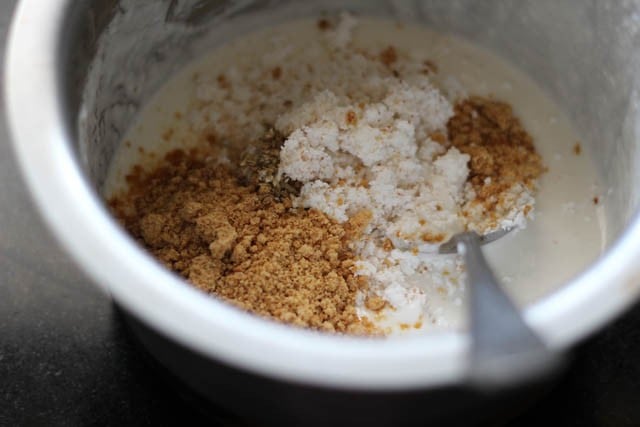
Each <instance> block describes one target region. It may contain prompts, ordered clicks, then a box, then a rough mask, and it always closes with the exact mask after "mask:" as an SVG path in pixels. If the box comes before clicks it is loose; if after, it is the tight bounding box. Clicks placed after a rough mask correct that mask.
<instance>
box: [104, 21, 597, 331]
mask: <svg viewBox="0 0 640 427" xmlns="http://www.w3.org/2000/svg"><path fill="white" fill-rule="evenodd" d="M412 31H424V30H419V29H415V30H411V31H410V30H407V29H405V28H404V27H403V26H400V25H397V24H394V23H391V22H384V21H377V20H373V19H368V18H366V19H358V18H356V17H354V16H352V15H350V14H346V13H344V14H342V15H340V16H339V17H335V18H323V19H320V20H317V21H301V22H295V23H291V24H286V25H283V26H282V27H281V28H278V29H272V30H269V31H268V32H267V34H268V37H267V36H265V35H262V37H260V36H259V35H258V36H253V38H252V36H248V37H247V38H246V39H240V40H236V41H234V42H231V43H230V44H229V45H228V46H226V47H224V48H221V49H220V50H219V51H218V52H217V53H214V54H213V55H212V56H211V59H209V60H208V61H205V62H200V63H198V64H196V65H195V66H193V67H190V68H189V70H187V71H186V72H184V73H183V74H182V75H181V77H178V78H177V79H176V81H178V80H180V81H182V82H184V81H188V82H189V83H188V87H189V90H188V91H184V90H183V91H182V92H181V94H180V96H174V97H173V98H171V97H169V96H165V97H164V98H163V97H162V96H159V97H158V98H157V101H155V102H154V103H152V104H153V105H154V106H155V108H156V109H155V111H153V112H150V113H147V115H148V116H149V118H147V119H144V120H140V121H139V123H140V125H139V126H138V127H137V128H135V129H134V130H132V132H130V135H129V136H128V137H127V138H125V143H124V144H123V148H122V149H121V153H119V157H118V159H117V160H116V161H115V162H114V166H113V167H112V172H111V175H110V179H109V182H108V184H107V189H106V194H107V195H108V197H109V198H110V199H111V204H112V207H114V211H115V213H116V215H117V216H118V217H119V218H120V219H121V221H122V222H123V223H124V225H125V227H127V229H128V230H129V231H130V232H132V234H134V236H136V237H137V238H138V239H139V240H140V241H141V243H142V244H143V245H144V246H146V247H147V248H148V249H149V250H150V251H151V252H152V253H153V254H154V255H155V256H156V257H157V258H159V259H160V260H161V261H162V262H164V263H165V265H167V266H168V267H169V268H171V269H173V270H175V271H177V272H178V273H180V274H181V275H183V276H184V277H185V278H186V279H187V280H189V281H191V282H192V283H194V284H195V285H196V286H198V287H199V288H201V289H203V290H205V291H207V292H210V293H212V294H214V295H217V296H219V297H221V298H223V299H225V300H227V301H229V302H231V303H233V304H235V305H237V306H239V307H241V308H243V309H245V310H248V311H252V312H255V313H258V314H260V315H264V316H266V317H270V318H274V319H276V320H279V321H283V322H287V323H292V324H295V325H298V326H303V327H311V328H313V329H320V330H326V331H338V332H346V333H386V334H388V333H392V332H394V331H408V330H423V329H424V330H433V329H440V328H454V327H458V326H459V325H460V324H461V319H462V317H463V316H462V312H463V311H464V307H463V301H464V298H465V280H466V277H465V269H464V265H463V263H462V260H461V258H460V257H459V256H457V255H441V254H438V253H437V251H438V247H439V246H440V245H441V244H442V243H445V242H446V241H448V240H449V239H450V238H451V237H452V236H453V235H455V234H457V233H460V232H463V231H466V230H473V231H476V232H478V233H480V234H485V233H489V232H491V231H495V230H498V229H504V228H514V229H515V230H516V231H518V230H525V229H526V228H527V226H528V224H529V223H530V222H531V221H533V223H534V224H535V223H537V222H538V220H535V221H534V214H535V213H536V211H537V210H538V209H537V207H536V198H537V197H538V196H537V193H538V191H539V190H540V177H541V176H542V177H543V179H545V178H546V179H549V178H547V177H548V176H551V179H554V180H555V181H556V185H557V186H559V189H558V190H557V191H558V193H555V194H554V193H553V191H552V192H551V193H552V194H551V195H550V196H551V197H558V196H559V194H560V193H559V192H561V191H563V187H562V186H563V185H565V186H567V185H569V184H566V183H564V181H562V180H561V179H560V177H562V176H563V175H562V174H556V173H554V171H553V164H552V163H551V164H549V162H548V161H547V158H546V156H545V154H546V153H545V151H548V150H544V149H540V146H541V145H542V144H540V143H544V142H545V141H539V139H538V138H536V140H535V145H534V137H535V136H536V129H537V128H539V126H540V124H539V123H536V126H534V127H533V130H532V129H528V128H527V126H526V123H525V120H524V119H525V118H526V117H519V115H518V114H516V112H515V111H514V108H512V105H511V102H510V101H511V99H509V96H505V97H501V96H500V95H503V94H506V93H511V92H512V91H513V88H512V85H513V83H511V82H509V81H504V82H502V83H501V84H500V88H501V89H502V90H501V93H498V94H494V93H487V92H488V91H487V90H486V88H482V85H483V84H484V85H485V86H488V83H487V82H483V81H481V82H480V84H475V85H471V84H469V82H468V81H469V80H470V79H469V76H468V75H466V74H458V75H456V74H455V73H448V72H447V70H446V68H447V67H444V66H443V65H446V64H445V63H446V62H447V61H446V60H443V61H442V62H441V61H439V58H443V57H447V56H450V55H454V54H456V53H458V54H461V57H462V58H463V59H464V58H466V59H468V56H469V55H468V54H467V52H465V51H464V49H459V52H456V49H455V48H456V44H455V42H448V43H445V42H443V41H442V40H440V41H439V42H438V43H434V45H432V46H429V47H428V48H422V49H417V48H415V45H414V44H411V43H409V42H408V40H410V39H411V38H412V37H415V34H413V33H412ZM372 32H382V33H383V34H385V35H386V36H387V37H386V38H385V39H384V40H380V38H381V37H366V35H370V34H372ZM258 38H260V39H261V40H263V42H262V44H261V45H259V48H257V47H255V46H258V44H256V40H257V39H258ZM431 38H432V39H433V36H431ZM424 39H425V40H429V38H424ZM265 43H266V45H267V46H265V45H264V44H265ZM253 45H255V46H253ZM225 49H226V50H225ZM233 52H235V53H236V54H235V55H234V54H233ZM264 52H266V53H264ZM249 53H251V54H249ZM469 70H471V69H469ZM480 80H481V79H480ZM172 84H173V85H174V86H175V88H174V89H173V90H172V88H171V84H169V85H168V87H167V89H166V93H173V94H174V95H175V94H176V93H177V91H176V89H177V88H178V83H175V82H174V83H172ZM181 84H182V86H181V87H182V88H184V83H181ZM478 88H480V90H478ZM482 89H485V90H482ZM505 98H506V99H505ZM168 99H172V100H173V101H172V102H173V105H171V106H167V105H166V102H167V100H168ZM163 103H165V105H163ZM158 106H160V107H158ZM151 110H152V109H151ZM153 114H155V115H156V118H155V120H156V123H159V122H158V121H157V120H158V117H157V116H158V115H164V116H165V118H166V117H169V116H170V117H172V120H171V126H170V127H166V128H164V129H158V126H157V125H154V121H153V119H152V118H151V116H152V115H153ZM551 119H553V120H554V121H555V122H557V121H558V118H557V117H555V116H554V117H552V118H550V119H549V121H550V120H551ZM521 120H522V122H521ZM554 125H555V123H554ZM567 128H568V126H567ZM538 133H539V132H538ZM566 133H567V135H570V137H567V139H566V141H564V142H562V144H564V145H565V147H568V148H567V149H566V151H567V154H565V155H566V156H567V157H568V158H569V159H570V161H569V162H568V165H566V167H567V168H571V167H573V168H582V169H586V168H587V166H586V165H585V163H584V162H583V161H582V159H579V158H578V157H580V156H578V155H577V154H575V153H573V155H572V154H571V147H572V146H573V145H574V144H575V143H576V142H575V138H573V135H572V134H570V132H566ZM531 135H533V137H532V136H531ZM567 135H561V132H560V133H558V134H556V136H563V137H566V136H567ZM133 148H136V150H133ZM543 148H544V146H543ZM557 148H558V147H557V144H556V146H554V149H557ZM176 149H178V151H176ZM134 151H135V152H138V153H140V155H139V156H137V157H136V158H135V159H133V158H132V157H134V156H131V153H132V152H134ZM539 151H540V152H541V154H542V156H541V155H540V154H539ZM123 153H124V154H123ZM127 153H128V154H127ZM163 153H168V155H166V156H165V155H164V154H163ZM558 155H559V154H558V153H557V152H556V153H554V157H553V158H554V159H555V158H557V156H558ZM163 156H164V157H163ZM543 157H544V159H545V161H544V162H543ZM582 157H584V156H582ZM573 163H575V165H574V164H573ZM134 165H135V166H136V167H134ZM141 165H143V166H141ZM546 167H550V169H549V170H548V171H547V170H546ZM132 170H133V171H134V172H132ZM545 172H546V173H545ZM124 176H128V180H124V179H123V177H124ZM583 176H584V175H583ZM124 181H127V183H123V182H124ZM180 182H185V183H186V184H184V185H182V184H179V183H180ZM558 182H559V183H558ZM214 184H215V185H214ZM136 186H137V187H136ZM150 186H155V187H154V188H153V191H149V188H150ZM162 186H164V187H162ZM214 186H215V188H214ZM220 188H224V189H225V190H224V192H219V193H216V191H217V190H216V189H220ZM199 189H200V190H199ZM543 190H544V188H543ZM598 192H599V188H598V187H597V185H595V184H591V185H587V184H586V183H582V187H581V188H574V191H573V193H571V194H572V195H573V196H575V197H578V198H580V197H583V194H582V193H584V197H586V198H587V199H588V200H593V199H594V197H595V196H596V195H595V193H598ZM203 194H204V196H203ZM587 194H589V196H587ZM214 195H215V197H214ZM542 196H544V192H542V193H541V196H540V197H542ZM563 197H566V194H565V195H564V196H563ZM564 202H565V204H566V203H571V202H572V201H571V200H566V199H565V200H564ZM225 203H227V204H228V205H227V206H228V209H226V210H225V207H224V205H225ZM574 203H575V202H574ZM237 205H242V206H245V208H243V210H244V211H245V212H246V213H247V215H245V217H242V215H241V214H237V213H234V209H233V208H234V207H235V206H237ZM581 206H584V214H585V218H586V217H587V215H589V216H591V218H593V221H594V223H595V222H596V221H597V217H598V213H597V212H598V208H599V206H592V204H589V203H586V202H585V203H583V205H581ZM185 210H189V212H188V213H185ZM269 210H277V211H278V212H279V216H278V217H277V218H276V217H273V216H270V214H268V211H269ZM265 212H266V213H265ZM261 215H262V216H261ZM253 217H256V218H259V220H256V221H253V220H252V218H253ZM545 220H546V218H545ZM543 224H546V221H544V220H543ZM296 227H304V230H303V233H305V235H307V236H310V235H312V234H314V233H316V234H318V233H320V234H322V235H323V236H324V237H323V239H320V240H324V241H323V243H322V247H320V246H321V244H320V243H319V240H313V239H311V240H308V239H307V238H306V237H295V236H296V234H295V233H294V234H290V233H288V232H283V231H282V230H285V229H290V228H296ZM318 227H321V228H320V229H318ZM322 227H324V228H326V229H327V230H329V231H327V232H325V230H324V229H323V228H322ZM578 227H579V225H578ZM587 228H589V227H588V226H586V225H585V229H587ZM593 228H594V227H590V228H589V231H588V232H586V236H587V237H588V238H591V240H592V241H593V242H594V243H597V242H599V238H600V235H599V234H598V233H599V231H598V230H597V229H596V230H593ZM301 230H302V229H301ZM527 231H528V230H525V231H522V232H519V233H516V234H517V236H518V237H515V238H511V240H512V241H513V240H514V239H518V238H522V237H521V236H526V233H527ZM181 235H182V236H183V237H182V238H178V237H176V236H181ZM292 236H293V237H292ZM274 239H277V240H278V242H280V241H282V240H289V239H290V240H291V241H290V242H285V244H279V243H278V244H276V243H275V242H274V241H273V240H274ZM305 239H307V240H305ZM329 240H330V241H331V242H334V243H328V244H327V241H329ZM587 240H588V239H587ZM314 242H315V243H314ZM335 242H340V247H337V246H336V244H337V243H335ZM503 244H504V243H503ZM507 244H509V242H507ZM594 248H595V249H593V250H592V251H590V250H587V251H586V252H583V254H582V257H583V258H581V259H575V262H573V263H571V262H569V263H568V264H569V268H568V270H567V271H570V270H571V268H574V269H575V268H578V266H579V265H581V264H583V263H586V262H587V260H588V259H589V257H592V256H595V255H596V254H597V250H598V244H595V245H594ZM274 259H280V260H281V261H278V262H279V264H278V262H274V261H273V260H274ZM260 260H262V261H260ZM258 265H259V267H258ZM301 265H304V266H305V267H304V268H300V266H301ZM328 269H333V270H335V271H336V272H337V275H336V274H333V275H331V277H329V276H330V275H329V273H328V272H329V270H328ZM265 271H268V274H267V275H266V276H265ZM332 272H333V271H332ZM567 274H570V273H569V272H568V273H567ZM286 275H288V276H287V277H285V276H286ZM294 275H297V276H295V277H294ZM289 276H291V277H289ZM265 277H267V278H266V279H265ZM502 279H503V281H506V282H510V281H513V278H510V277H508V276H506V275H504V276H503V277H502ZM274 281H275V282H277V283H279V284H281V285H277V286H276V285H274ZM252 284H254V285H252ZM285 284H286V285H285ZM338 290H339V291H338ZM267 294H269V295H267ZM338 294H339V295H341V297H340V298H341V299H336V298H333V296H334V295H338ZM354 325H357V327H354Z"/></svg>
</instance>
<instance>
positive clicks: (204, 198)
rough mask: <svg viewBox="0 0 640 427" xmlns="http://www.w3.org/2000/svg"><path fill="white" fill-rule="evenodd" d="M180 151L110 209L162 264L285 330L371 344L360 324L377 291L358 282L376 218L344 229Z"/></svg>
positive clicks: (137, 179) (133, 182)
mask: <svg viewBox="0 0 640 427" xmlns="http://www.w3.org/2000/svg"><path fill="white" fill-rule="evenodd" d="M204 158H206V156H204V155H197V154H195V153H191V154H187V153H185V152H183V151H174V152H172V153H170V154H169V155H167V157H166V159H165V162H164V163H163V164H162V165H161V166H160V167H159V168H157V169H156V170H154V171H153V172H151V173H143V172H142V170H141V169H140V168H139V169H138V170H137V175H138V176H132V177H131V179H130V180H129V182H130V188H129V190H128V192H127V193H126V194H124V195H121V196H119V197H116V198H114V199H112V200H111V201H110V205H111V207H112V209H113V210H114V212H115V214H116V215H117V217H118V218H119V219H120V220H121V222H122V223H123V224H124V226H125V227H126V228H127V229H128V230H129V232H130V233H131V234H132V235H133V236H134V237H136V238H137V239H138V240H139V241H140V242H141V243H142V244H143V245H144V246H145V247H146V248H147V249H148V250H149V251H150V252H151V253H152V254H153V255H154V256H155V257H156V258H157V259H159V260H160V261H161V262H163V263H164V264H165V265H166V266H167V267H168V268H170V269H171V270H173V271H175V272H177V273H178V274H180V275H181V276H183V277H184V278H185V279H187V280H188V281H189V282H191V283H192V284H194V285H195V286H197V287H198V288H200V289H202V290H203V291H205V292H208V293H212V294H215V295H217V296H218V297H220V298H223V299H224V300H226V301H229V302H231V303H233V304H234V305H236V306H238V307H240V308H242V309H245V310H248V311H251V312H253V313H256V314H259V315H262V316H266V317H269V318H272V319H275V320H278V321H282V322H285V323H289V324H292V325H296V326H300V327H308V328H312V329H317V330H323V331H331V332H340V333H351V334H367V333H375V332H376V331H375V328H374V327H373V326H372V324H371V323H370V322H369V321H368V320H367V319H366V318H365V319H359V318H358V315H357V314H356V308H355V306H356V295H357V294H358V292H359V291H365V290H366V288H367V283H366V281H365V280H363V278H361V277H357V276H355V275H354V273H353V268H354V261H355V255H354V253H353V252H352V251H351V250H350V249H349V245H348V244H349V241H350V240H351V239H353V238H356V237H357V235H358V233H359V232H360V230H361V228H362V224H361V222H362V221H363V218H364V220H366V218H367V215H366V213H365V214H363V215H358V216H357V218H356V220H355V222H353V221H352V222H347V223H346V224H340V223H338V222H336V221H333V220H331V219H330V218H328V217H327V216H326V215H324V214H323V213H321V212H318V211H316V210H303V209H294V208H292V205H291V200H290V198H289V197H288V196H284V197H282V196H280V195H278V196H279V197H276V196H275V195H274V193H272V192H270V191H268V188H267V187H265V186H264V185H262V186H258V187H256V186H253V185H251V184H246V185H243V183H242V180H240V179H238V178H239V177H238V176H237V175H235V174H234V173H233V172H232V170H231V168H229V167H227V166H225V165H220V164H217V163H213V162H207V161H205V160H201V159H204Z"/></svg>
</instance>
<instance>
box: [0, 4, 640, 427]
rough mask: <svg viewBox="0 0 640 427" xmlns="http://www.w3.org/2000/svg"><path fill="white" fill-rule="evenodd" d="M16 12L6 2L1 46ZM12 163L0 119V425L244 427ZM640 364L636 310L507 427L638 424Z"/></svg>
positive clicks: (0, 11)
mask: <svg viewBox="0 0 640 427" xmlns="http://www.w3.org/2000/svg"><path fill="white" fill-rule="evenodd" d="M43 1H45V0H43ZM13 4H14V1H13V0H0V40H4V33H5V31H6V27H7V23H8V21H9V15H10V14H9V11H10V10H11V9H12V7H13ZM1 45H2V44H1V43H0V46H1ZM2 50H3V49H2V48H0V54H2ZM1 74H2V73H1V72H0V77H1ZM0 113H2V112H1V111H0ZM14 163H15V162H14V160H13V157H12V156H11V153H10V149H9V144H8V141H7V136H6V131H5V126H4V121H3V118H2V117H1V116H0V426H13V425H27V426H30V425H35V426H39V425H42V426H58V425H63V426H64V425H68V426H91V425H97V426H127V425H150V426H151V425H153V426H174V425H175V426H177V425H196V426H197V425H229V424H231V425H235V424H238V422H237V420H230V419H229V417H228V416H227V415H226V414H223V413H221V412H220V411H218V410H216V409H215V408H211V409H210V410H209V416H213V418H209V419H208V420H207V419H205V417H204V416H203V415H202V414H201V413H200V412H199V410H197V409H195V407H194V406H193V405H192V404H190V403H187V402H186V400H185V399H183V397H185V396H187V397H188V393H187V392H186V391H185V390H182V389H181V388H180V386H179V385H177V384H176V383H175V382H172V380H171V379H170V377H168V376H167V375H165V373H164V372H163V371H162V370H160V369H157V367H154V366H155V365H154V364H153V363H152V362H151V360H150V358H148V356H147V355H146V354H145V353H144V352H143V351H141V350H140V349H139V348H138V346H137V345H136V344H135V343H134V342H133V340H132V339H131V338H130V337H129V335H128V333H127V329H126V327H125V326H124V323H123V322H122V320H121V318H120V317H119V316H118V315H117V314H116V311H115V310H114V308H113V307H112V305H111V302H110V300H109V298H108V297H107V296H105V295H103V294H101V293H100V292H99V291H97V290H96V289H95V288H94V287H93V286H91V285H90V284H89V282H88V280H86V278H85V277H84V275H83V274H81V273H80V272H79V271H78V269H77V268H75V267H74V266H73V265H72V263H71V262H70V261H69V258H68V257H67V256H66V255H64V254H63V253H62V251H61V250H60V249H59V248H58V246H57V245H56V244H55V243H54V241H53V239H52V238H51V237H50V236H49V234H48V232H47V231H46V230H45V227H44V226H43V225H42V224H41V221H40V220H39V219H38V217H37V215H36V214H35V213H34V208H33V206H32V204H31V202H30V201H29V199H28V197H27V195H26V191H25V189H24V185H23V184H22V183H21V180H20V178H19V175H18V173H17V168H16V166H15V164H14ZM639 361H640V307H637V308H636V309H635V310H633V311H631V312H630V313H628V314H627V315H626V316H624V317H623V318H622V319H620V320H619V321H617V322H616V323H615V324H614V325H612V326H610V327H609V328H607V329H606V330H605V331H603V332H602V333H600V334H599V335H598V336H596V337H595V338H593V339H591V340H590V341H588V342H587V343H586V344H584V345H582V346H581V347H580V348H579V349H577V351H576V357H575V361H574V363H573V365H572V367H571V368H570V370H569V371H568V372H567V374H566V375H565V377H564V378H563V379H562V381H561V382H560V383H559V384H558V386H557V387H556V388H555V390H553V391H552V392H551V393H550V394H549V395H548V396H547V397H545V398H544V399H543V400H542V401H541V403H540V404H539V405H537V406H536V407H534V408H532V409H530V410H529V411H528V412H527V413H526V414H524V415H523V416H521V417H520V418H518V419H516V420H515V421H513V422H512V423H511V424H510V425H513V426H523V427H529V426H531V427H533V426H536V427H538V426H542V425H552V426H553V425H564V426H602V427H609V426H611V427H625V426H634V427H635V426H640V363H639Z"/></svg>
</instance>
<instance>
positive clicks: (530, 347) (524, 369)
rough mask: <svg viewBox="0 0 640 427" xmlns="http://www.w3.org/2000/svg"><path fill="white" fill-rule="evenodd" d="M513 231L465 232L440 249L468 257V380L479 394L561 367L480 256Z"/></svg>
mask: <svg viewBox="0 0 640 427" xmlns="http://www.w3.org/2000/svg"><path fill="white" fill-rule="evenodd" d="M511 230H512V229H501V230H498V231H495V232H492V233H489V234H486V235H484V236H480V235H478V234H477V233H475V232H473V231H471V232H464V233H460V234H457V235H455V236H453V237H452V238H451V239H450V240H449V241H448V242H446V243H443V244H442V245H441V246H440V248H439V253H441V254H451V253H458V254H460V255H462V256H464V260H465V264H466V267H467V281H468V284H469V289H470V291H469V292H470V304H469V307H470V325H471V326H470V329H471V353H470V359H469V376H470V379H471V382H472V384H474V385H476V386H478V387H480V388H489V389H490V388H495V387H501V386H506V385H514V384H518V383H521V382H525V381H527V380H533V379H538V378H541V377H542V376H543V375H545V374H549V373H551V372H552V371H553V370H554V369H555V368H557V367H558V365H559V364H560V363H559V362H560V357H559V355H558V354H556V353H554V352H552V351H551V350H549V348H548V347H547V346H546V344H545V343H544V342H543V341H542V339H540V337H539V336H538V335H537V334H536V333H535V332H534V331H533V330H532V329H531V328H530V327H529V326H528V325H527V323H526V322H525V321H524V319H523V317H522V314H521V312H520V310H518V308H516V306H515V304H514V303H513V302H512V301H511V300H510V299H509V297H508V296H507V295H506V294H505V292H504V291H503V289H502V287H501V286H500V284H499V282H498V280H497V279H496V277H495V275H494V274H493V272H492V271H491V268H490V267H489V265H488V264H487V261H486V260H485V258H484V255H483V254H482V250H481V248H480V247H481V246H482V245H485V244H487V243H491V242H493V241H495V240H497V239H499V238H501V237H503V236H505V235H506V234H508V233H509V232H510V231H511Z"/></svg>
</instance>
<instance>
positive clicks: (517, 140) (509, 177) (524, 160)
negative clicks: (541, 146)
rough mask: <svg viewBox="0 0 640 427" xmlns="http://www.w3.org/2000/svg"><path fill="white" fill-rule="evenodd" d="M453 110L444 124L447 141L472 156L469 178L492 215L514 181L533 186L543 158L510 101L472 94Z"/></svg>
mask: <svg viewBox="0 0 640 427" xmlns="http://www.w3.org/2000/svg"><path fill="white" fill-rule="evenodd" d="M454 111H455V115H454V116H453V117H452V118H451V119H450V120H449V122H448V124H447V130H448V133H449V141H450V144H451V145H453V146H454V147H456V148H457V149H459V150H460V151H461V152H463V153H465V154H468V155H469V156H470V157H471V160H470V162H469V169H470V173H469V179H468V181H469V182H470V183H471V184H472V186H473V188H474V190H475V192H476V196H477V199H476V200H477V202H479V203H482V204H483V205H484V207H485V209H486V213H487V214H488V215H489V216H491V215H492V214H494V215H495V210H496V209H497V207H498V206H499V205H500V203H502V201H503V199H504V197H505V194H506V193H507V192H508V191H509V189H510V188H511V187H512V186H513V185H515V184H522V185H525V186H526V187H528V188H532V189H533V188H534V187H535V185H536V182H537V179H538V178H539V177H540V175H541V174H542V173H543V172H544V170H545V167H544V165H543V162H542V158H541V157H540V155H539V154H538V153H537V152H536V149H535V146H534V144H533V139H532V138H531V136H530V135H529V134H528V133H527V131H526V130H525V129H524V128H523V126H522V124H521V123H520V120H519V119H518V118H517V117H516V116H515V115H514V113H513V109H512V108H511V106H510V105H509V104H507V103H504V102H500V101H496V100H492V99H488V98H482V97H471V98H468V99H465V100H463V101H461V102H459V103H458V104H457V105H456V106H455V110H454Z"/></svg>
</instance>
